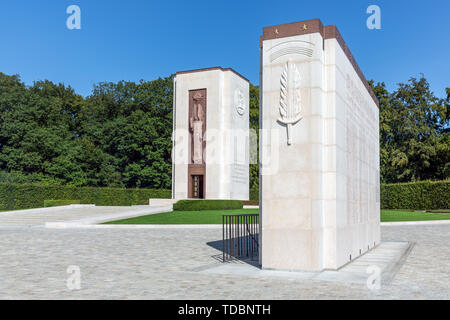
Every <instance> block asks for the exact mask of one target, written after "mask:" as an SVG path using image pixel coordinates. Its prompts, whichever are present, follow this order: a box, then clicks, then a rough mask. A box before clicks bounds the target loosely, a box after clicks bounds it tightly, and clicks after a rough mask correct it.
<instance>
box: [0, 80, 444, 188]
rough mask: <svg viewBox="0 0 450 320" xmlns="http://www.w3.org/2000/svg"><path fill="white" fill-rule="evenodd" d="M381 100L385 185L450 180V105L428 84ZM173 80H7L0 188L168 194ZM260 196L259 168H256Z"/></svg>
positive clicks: (0, 87)
mask: <svg viewBox="0 0 450 320" xmlns="http://www.w3.org/2000/svg"><path fill="white" fill-rule="evenodd" d="M370 84H371V85H372V87H373V89H374V92H375V94H376V95H377V97H378V99H379V100H380V160H381V161H380V165H381V179H382V182H406V181H418V180H426V179H432V180H442V179H448V178H449V177H450V159H449V158H450V152H449V151H450V150H449V149H450V141H449V128H450V126H449V104H450V88H447V97H446V98H445V99H441V98H438V97H436V96H435V95H434V94H433V93H432V92H431V90H430V86H429V83H428V82H427V80H426V79H425V78H424V77H423V76H422V77H421V78H420V79H415V78H411V79H410V80H409V81H408V82H407V83H401V84H399V85H398V88H397V89H396V90H395V91H393V92H388V91H387V89H386V86H385V84H384V83H377V84H375V83H374V82H373V81H371V82H370ZM172 102H173V76H169V77H166V78H158V79H156V80H153V81H143V80H141V81H140V82H138V83H135V82H127V81H120V82H117V83H112V82H103V83H99V84H96V85H94V87H93V90H92V92H91V94H90V95H89V96H87V97H83V96H81V95H79V94H77V93H76V92H75V91H74V90H73V89H72V88H71V87H70V86H67V85H64V84H61V83H58V84H55V83H53V82H51V81H48V80H44V81H37V82H35V83H34V84H33V85H31V86H26V85H25V84H24V83H23V82H22V81H21V79H20V77H19V76H18V75H6V74H3V73H1V72H0V182H10V183H19V184H20V183H39V184H46V185H49V184H58V185H71V186H98V187H101V186H109V187H127V188H132V187H138V188H160V189H164V188H170V186H171V148H172V142H171V135H172ZM258 119H259V88H258V87H257V86H254V85H250V127H251V128H252V129H255V130H257V129H258V127H259V124H258ZM250 185H251V187H257V186H258V165H257V164H254V165H250Z"/></svg>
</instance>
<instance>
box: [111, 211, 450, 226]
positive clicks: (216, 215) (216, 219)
mask: <svg viewBox="0 0 450 320" xmlns="http://www.w3.org/2000/svg"><path fill="white" fill-rule="evenodd" d="M255 213H258V209H239V210H207V211H173V212H165V213H158V214H151V215H148V216H142V217H136V218H130V219H124V220H117V221H111V222H106V223H105V224H221V223H222V215H224V214H255ZM448 219H450V214H439V213H427V212H414V211H398V210H382V211H381V221H382V222H392V221H423V220H448Z"/></svg>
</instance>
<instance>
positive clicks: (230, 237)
mask: <svg viewBox="0 0 450 320" xmlns="http://www.w3.org/2000/svg"><path fill="white" fill-rule="evenodd" d="M222 252H223V262H226V261H230V260H233V259H242V258H244V259H245V258H250V259H255V258H257V257H258V253H259V215H258V214H238V215H224V216H222Z"/></svg>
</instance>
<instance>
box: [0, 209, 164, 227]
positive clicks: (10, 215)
mask: <svg viewBox="0 0 450 320" xmlns="http://www.w3.org/2000/svg"><path fill="white" fill-rule="evenodd" d="M167 210H168V211H170V210H171V209H170V210H169V209H168V208H166V207H161V208H159V207H150V206H145V205H144V206H129V207H126V206H123V207H119V206H117V207H113V206H105V207H103V206H92V205H74V206H64V207H52V208H39V209H28V210H20V211H9V212H0V226H42V225H45V223H47V222H69V221H70V222H73V223H78V224H90V223H100V222H104V221H110V220H118V219H125V218H129V217H136V216H141V215H146V214H152V213H159V212H165V211H167Z"/></svg>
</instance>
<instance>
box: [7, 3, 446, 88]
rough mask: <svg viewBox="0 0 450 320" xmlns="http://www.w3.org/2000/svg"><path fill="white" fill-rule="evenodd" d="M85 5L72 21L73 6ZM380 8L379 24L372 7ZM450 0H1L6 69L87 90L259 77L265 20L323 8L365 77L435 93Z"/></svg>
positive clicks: (442, 71)
mask: <svg viewBox="0 0 450 320" xmlns="http://www.w3.org/2000/svg"><path fill="white" fill-rule="evenodd" d="M72 4H76V5H78V6H79V7H80V8H81V30H68V29H67V27H66V19H67V17H68V16H69V15H68V14H67V13H66V8H67V7H68V6H69V5H72ZM371 4H376V5H378V6H379V7H380V8H381V23H382V29H381V30H369V29H368V28H367V27H366V19H367V17H368V16H369V15H368V14H366V8H367V7H368V6H369V5H371ZM449 13H450V1H448V0H428V1H416V0H410V1H407V0H395V1H393V0H389V1H375V0H373V1H372V0H371V1H364V0H345V1H344V0H341V1H337V0H321V1H312V0H309V1H304V0H296V1H291V0H282V1H273V0H272V1H266V0H260V1H248V0H240V1H235V0H228V1H216V0H209V1H196V0H190V1H163V0H159V1H144V0H127V1H115V0H109V1H106V0H70V1H66V0H47V1H35V0H29V1H24V0H14V1H10V0H0V39H1V47H0V71H1V72H3V73H6V74H20V75H21V77H22V80H24V81H25V82H26V83H27V84H32V83H33V81H36V80H42V79H49V80H51V81H54V82H64V83H65V84H68V85H71V86H72V87H73V88H74V89H75V90H76V91H77V92H78V93H80V94H82V95H88V94H89V93H90V92H91V89H92V85H93V84H94V83H97V82H101V81H119V80H131V81H139V80H140V79H145V80H152V79H155V78H158V77H159V76H161V77H164V76H168V75H170V74H171V73H175V72H176V71H182V70H189V69H195V68H203V67H211V66H222V67H232V68H234V69H235V70H236V71H238V72H239V73H241V74H242V75H244V76H245V77H247V78H248V79H249V80H250V81H251V82H252V83H254V84H258V82H259V36H260V35H261V34H262V28H263V27H264V26H271V25H275V24H282V23H289V22H295V21H301V20H308V19H314V18H320V19H321V20H322V23H323V24H325V25H329V24H335V25H337V27H338V29H339V30H340V32H341V34H342V35H343V37H344V39H345V41H346V42H347V44H348V45H349V47H350V49H351V51H352V53H353V55H354V56H355V58H356V60H357V62H358V64H359V66H360V67H361V69H362V71H363V73H364V74H365V76H366V78H367V79H374V80H376V81H384V82H385V83H386V84H387V86H388V89H390V90H391V89H394V88H395V87H396V84H397V83H398V82H406V81H407V80H408V79H409V78H410V77H419V76H420V73H423V74H424V75H425V77H426V78H427V79H428V80H429V82H430V83H431V87H432V90H433V91H434V92H435V94H436V95H438V96H440V97H444V92H445V87H450V81H449V78H450V76H449V75H450V59H449V57H450V36H449V34H450V19H447V18H446V16H448V15H449Z"/></svg>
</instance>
